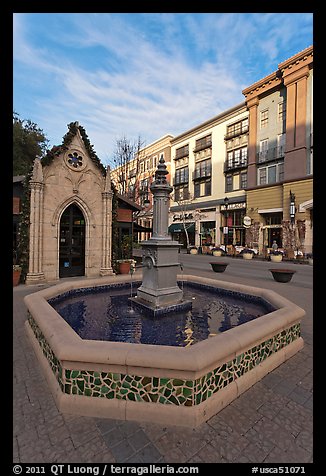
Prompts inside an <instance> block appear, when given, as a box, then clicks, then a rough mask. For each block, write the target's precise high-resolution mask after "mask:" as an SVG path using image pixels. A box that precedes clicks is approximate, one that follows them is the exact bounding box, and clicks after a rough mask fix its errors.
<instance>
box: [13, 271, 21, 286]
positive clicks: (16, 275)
mask: <svg viewBox="0 0 326 476" xmlns="http://www.w3.org/2000/svg"><path fill="white" fill-rule="evenodd" d="M20 275H21V271H13V272H12V285H13V286H18V284H19V281H20Z"/></svg>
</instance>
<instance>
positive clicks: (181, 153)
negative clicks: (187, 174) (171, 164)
mask: <svg viewBox="0 0 326 476" xmlns="http://www.w3.org/2000/svg"><path fill="white" fill-rule="evenodd" d="M187 155H189V144H186V145H184V146H182V147H179V149H176V151H175V159H180V158H181V157H185V156H187Z"/></svg>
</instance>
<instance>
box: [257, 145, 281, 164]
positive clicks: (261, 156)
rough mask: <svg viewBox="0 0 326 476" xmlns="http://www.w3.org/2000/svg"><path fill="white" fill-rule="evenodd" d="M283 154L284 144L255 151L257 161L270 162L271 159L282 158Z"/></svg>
mask: <svg viewBox="0 0 326 476" xmlns="http://www.w3.org/2000/svg"><path fill="white" fill-rule="evenodd" d="M284 154H285V146H284V145H280V146H278V147H272V148H270V149H266V150H261V151H260V152H257V162H258V163H262V162H270V161H272V160H277V159H282V158H283V157H284Z"/></svg>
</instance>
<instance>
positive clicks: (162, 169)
mask: <svg viewBox="0 0 326 476" xmlns="http://www.w3.org/2000/svg"><path fill="white" fill-rule="evenodd" d="M168 173H169V172H168V171H167V170H166V165H165V160H164V158H163V157H161V158H160V160H159V164H158V166H157V169H156V171H155V184H157V185H165V184H167V181H166V175H168Z"/></svg>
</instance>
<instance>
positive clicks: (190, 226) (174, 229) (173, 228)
mask: <svg viewBox="0 0 326 476" xmlns="http://www.w3.org/2000/svg"><path fill="white" fill-rule="evenodd" d="M186 228H187V231H188V233H194V232H195V224H194V223H186ZM168 231H169V233H183V232H184V231H185V229H184V226H183V223H172V225H170V226H169V230H168Z"/></svg>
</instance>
